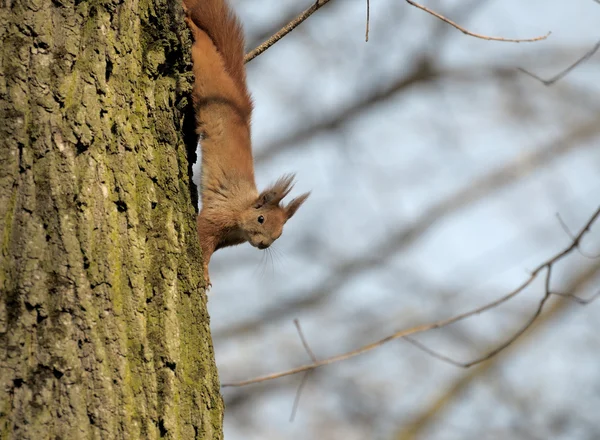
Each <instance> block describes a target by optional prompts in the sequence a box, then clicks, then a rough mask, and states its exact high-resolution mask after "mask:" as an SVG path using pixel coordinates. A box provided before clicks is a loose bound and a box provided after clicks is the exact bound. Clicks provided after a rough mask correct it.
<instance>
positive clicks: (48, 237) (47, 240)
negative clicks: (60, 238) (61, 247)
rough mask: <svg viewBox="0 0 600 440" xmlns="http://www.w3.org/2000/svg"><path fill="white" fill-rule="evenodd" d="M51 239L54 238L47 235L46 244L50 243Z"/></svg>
mask: <svg viewBox="0 0 600 440" xmlns="http://www.w3.org/2000/svg"><path fill="white" fill-rule="evenodd" d="M51 238H52V237H50V235H49V234H46V242H49V241H50V239H51Z"/></svg>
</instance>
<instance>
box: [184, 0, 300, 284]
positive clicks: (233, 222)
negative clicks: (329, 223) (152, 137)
mask: <svg viewBox="0 0 600 440" xmlns="http://www.w3.org/2000/svg"><path fill="white" fill-rule="evenodd" d="M183 5H184V10H185V13H186V23H187V25H188V26H189V28H190V29H191V31H192V34H193V38H194V43H193V45H192V62H193V72H194V88H193V92H192V96H193V102H194V108H195V111H196V127H197V128H196V132H197V134H198V135H199V143H200V147H201V148H200V152H201V157H200V158H199V160H200V161H201V177H200V196H201V209H200V214H199V215H198V237H199V239H200V246H201V248H202V257H203V261H204V266H203V269H204V279H205V282H206V286H207V287H210V286H211V283H210V277H209V275H208V263H209V261H210V258H211V256H212V254H213V253H214V252H215V251H216V250H217V249H220V248H223V247H227V246H234V245H238V244H241V243H244V242H249V243H250V244H251V245H252V246H254V247H257V248H259V249H266V248H268V247H269V246H270V245H271V244H272V243H273V242H274V241H275V240H277V239H278V238H279V237H280V236H281V233H282V230H283V225H284V224H285V223H286V222H287V221H288V220H289V219H290V218H291V217H292V216H293V215H294V214H295V213H296V211H297V210H298V208H300V206H301V205H302V204H303V203H304V202H305V201H306V199H307V198H308V196H309V194H310V193H305V194H302V195H301V196H299V197H296V198H295V199H293V200H291V201H290V202H289V203H288V204H287V205H284V204H282V203H281V201H282V199H283V198H284V197H285V196H287V195H288V194H289V192H290V191H291V189H292V187H293V185H294V183H293V180H294V175H293V174H288V175H285V176H283V177H281V178H279V180H277V181H276V182H275V183H274V184H273V185H271V186H270V187H268V188H266V189H265V190H264V191H262V192H261V193H259V192H258V190H257V188H256V182H255V180H254V162H253V158H252V146H251V142H250V119H251V115H252V100H251V98H250V94H249V92H248V87H247V85H246V69H245V66H244V35H243V30H242V27H241V25H240V23H239V21H238V19H237V17H236V16H235V15H234V13H233V12H232V10H231V8H230V7H229V6H228V4H227V3H226V0H183Z"/></svg>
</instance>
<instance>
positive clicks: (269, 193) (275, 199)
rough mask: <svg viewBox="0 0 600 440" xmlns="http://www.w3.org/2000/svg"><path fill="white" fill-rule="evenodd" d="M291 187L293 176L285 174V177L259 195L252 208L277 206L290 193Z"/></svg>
mask: <svg viewBox="0 0 600 440" xmlns="http://www.w3.org/2000/svg"><path fill="white" fill-rule="evenodd" d="M293 186H294V175H293V174H286V175H285V176H282V177H280V178H279V179H277V181H276V182H275V183H274V184H273V185H271V186H270V187H268V188H267V189H265V190H264V191H263V192H261V193H260V195H259V196H258V199H256V202H255V204H254V207H255V208H260V207H262V206H265V205H273V206H277V205H279V202H281V200H282V199H283V198H284V197H285V196H287V195H288V194H289V193H290V191H291V190H292V187H293Z"/></svg>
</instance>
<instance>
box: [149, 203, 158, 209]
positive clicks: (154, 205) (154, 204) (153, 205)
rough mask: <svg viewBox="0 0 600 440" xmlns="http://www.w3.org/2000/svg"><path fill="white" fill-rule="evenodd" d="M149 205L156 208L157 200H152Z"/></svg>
mask: <svg viewBox="0 0 600 440" xmlns="http://www.w3.org/2000/svg"><path fill="white" fill-rule="evenodd" d="M150 205H151V206H152V209H154V208H156V205H158V203H157V202H152V203H151V204H150Z"/></svg>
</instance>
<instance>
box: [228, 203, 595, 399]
mask: <svg viewBox="0 0 600 440" xmlns="http://www.w3.org/2000/svg"><path fill="white" fill-rule="evenodd" d="M598 216H600V206H599V207H598V208H597V209H596V211H595V212H594V213H593V214H592V216H591V217H590V219H589V220H588V222H587V223H586V224H585V225H584V226H583V228H582V229H581V230H580V231H579V233H578V234H577V235H576V236H575V239H574V240H573V241H572V243H571V244H570V245H569V246H568V247H566V248H565V249H564V250H563V251H561V252H559V253H558V254H556V255H555V256H553V257H552V258H550V259H549V260H547V261H545V262H543V263H542V264H540V265H539V266H538V267H537V268H536V269H535V270H534V271H533V272H532V273H531V275H530V277H529V278H528V279H527V280H526V281H525V282H523V283H522V284H521V285H520V286H519V287H517V288H516V289H515V290H513V291H512V292H510V293H508V294H506V295H504V296H503V297H501V298H499V299H497V300H495V301H493V302H490V303H488V304H486V305H484V306H481V307H478V308H476V309H473V310H471V311H469V312H465V313H462V314H460V315H456V316H454V317H451V318H447V319H443V320H440V321H436V322H433V323H430V324H423V325H418V326H415V327H412V328H409V329H405V330H400V331H398V332H396V333H393V334H391V335H389V336H386V337H385V338H383V339H380V340H378V341H375V342H373V343H371V344H367V345H364V346H362V347H360V348H357V349H355V350H352V351H349V352H346V353H343V354H340V355H337V356H332V357H329V358H327V359H323V360H321V361H318V362H314V361H313V363H312V364H308V365H303V366H301V367H297V368H293V369H291V370H287V371H283V372H280V373H274V374H269V375H265V376H260V377H256V378H254V379H248V380H244V381H239V382H229V383H224V384H222V386H223V387H235V386H244V385H249V384H253V383H259V382H264V381H267V380H272V379H277V378H280V377H284V376H289V375H292V374H296V373H301V372H303V371H311V370H314V369H315V368H318V367H322V366H325V365H329V364H333V363H336V362H340V361H343V360H346V359H349V358H352V357H355V356H358V355H360V354H363V353H366V352H369V351H371V350H373V349H375V348H378V347H380V346H382V345H384V344H386V343H388V342H390V341H393V340H396V339H399V338H404V337H405V336H409V335H413V334H417V333H422V332H425V331H428V330H433V329H437V328H442V327H446V326H448V325H450V324H453V323H455V322H458V321H462V320H464V319H466V318H469V317H471V316H474V315H478V314H480V313H482V312H485V311H487V310H490V309H493V308H495V307H497V306H499V305H500V304H502V303H504V302H506V301H508V300H510V299H511V298H513V297H515V296H516V295H518V294H519V293H520V292H522V291H523V290H524V289H525V288H526V287H528V286H529V285H530V284H531V283H532V282H533V281H534V280H535V279H536V278H537V276H538V275H539V274H540V272H541V271H542V270H544V269H547V273H546V282H545V285H546V293H545V295H544V297H543V298H542V300H541V301H540V305H539V306H538V308H537V309H536V311H535V313H534V315H533V316H532V318H531V319H530V320H529V321H528V322H527V324H526V325H525V326H524V327H523V328H522V329H521V330H519V331H518V332H517V333H516V334H515V335H514V336H513V337H511V338H510V339H509V340H508V341H506V342H505V343H503V344H502V345H500V346H499V347H498V348H496V349H494V350H493V351H491V352H490V353H488V354H487V355H486V357H485V359H489V358H491V357H493V356H494V355H496V354H498V353H499V352H500V351H502V350H503V349H504V348H506V347H508V346H509V345H510V344H511V343H512V342H513V341H515V340H516V339H517V338H518V337H519V336H521V335H522V334H523V333H524V332H525V331H526V330H527V328H529V326H530V325H531V323H533V321H535V320H536V319H537V317H538V316H539V315H540V313H541V311H542V309H543V307H544V305H545V303H546V301H547V300H548V297H549V296H550V281H551V280H550V278H551V275H552V266H553V265H554V264H555V263H556V262H558V261H559V260H561V259H562V258H564V257H565V256H566V255H568V254H569V253H570V252H571V251H573V249H575V248H577V247H578V246H579V244H580V242H581V239H582V238H583V236H584V235H585V234H586V233H587V232H588V231H589V230H590V228H591V226H592V224H593V223H594V222H595V221H596V219H597V218H598ZM485 359H483V360H485ZM479 362H481V361H479ZM476 363H477V362H476ZM471 365H474V363H471Z"/></svg>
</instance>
